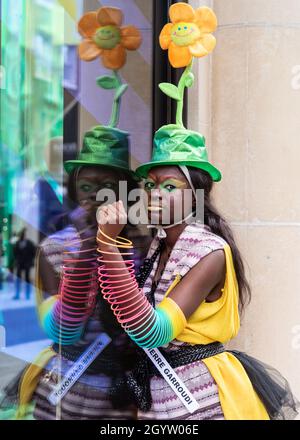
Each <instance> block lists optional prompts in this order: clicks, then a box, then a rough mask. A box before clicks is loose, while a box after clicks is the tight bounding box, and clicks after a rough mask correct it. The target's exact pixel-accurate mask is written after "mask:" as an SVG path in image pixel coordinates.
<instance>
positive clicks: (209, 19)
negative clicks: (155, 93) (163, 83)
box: [159, 3, 218, 67]
mask: <svg viewBox="0 0 300 440" xmlns="http://www.w3.org/2000/svg"><path fill="white" fill-rule="evenodd" d="M169 15H170V19H171V23H168V24H166V25H165V26H164V28H163V30H162V31H161V34H160V37H159V43H160V46H161V48H162V49H164V50H167V49H168V54H169V61H170V63H171V65H172V66H173V67H186V66H188V65H189V64H190V63H191V61H192V59H193V57H204V56H205V55H208V54H209V53H210V52H212V51H213V50H214V48H215V46H216V39H215V37H214V36H213V35H212V34H211V32H214V31H215V30H216V28H217V25H218V23H217V17H216V15H215V13H214V12H213V11H212V9H210V8H208V7H207V6H202V7H201V8H198V9H196V10H194V8H193V7H192V6H191V5H189V4H187V3H175V4H174V5H172V6H171V7H170V10H169Z"/></svg>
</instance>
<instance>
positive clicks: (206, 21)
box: [195, 6, 218, 32]
mask: <svg viewBox="0 0 300 440" xmlns="http://www.w3.org/2000/svg"><path fill="white" fill-rule="evenodd" d="M195 21H196V23H197V25H198V26H199V28H200V30H201V31H202V32H214V31H215V30H216V28H217V26H218V20H217V17H216V14H215V13H214V11H213V10H212V9H210V8H208V7H207V6H202V7H201V8H198V9H197V10H196V20H195Z"/></svg>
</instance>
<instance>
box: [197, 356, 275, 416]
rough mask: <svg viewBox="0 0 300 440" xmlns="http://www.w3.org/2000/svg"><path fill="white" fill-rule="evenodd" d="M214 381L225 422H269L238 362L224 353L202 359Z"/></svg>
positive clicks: (261, 404)
mask: <svg viewBox="0 0 300 440" xmlns="http://www.w3.org/2000/svg"><path fill="white" fill-rule="evenodd" d="M203 362H204V363H205V365H206V366H207V368H208V369H209V371H210V373H211V375H212V376H213V378H214V379H215V381H216V383H217V385H218V389H219V397H220V402H221V406H222V410H223V413H224V417H225V419H226V420H270V418H269V415H268V413H267V411H266V409H265V407H264V405H263V403H262V402H261V400H260V398H259V397H258V395H257V393H256V392H255V390H254V388H253V386H252V383H251V381H250V379H249V377H248V375H247V373H246V371H245V369H244V367H243V365H242V364H241V363H240V361H239V360H238V359H237V358H236V357H235V356H234V355H233V354H231V353H228V352H226V351H225V352H224V353H220V354H217V355H215V356H211V357H209V358H206V359H203Z"/></svg>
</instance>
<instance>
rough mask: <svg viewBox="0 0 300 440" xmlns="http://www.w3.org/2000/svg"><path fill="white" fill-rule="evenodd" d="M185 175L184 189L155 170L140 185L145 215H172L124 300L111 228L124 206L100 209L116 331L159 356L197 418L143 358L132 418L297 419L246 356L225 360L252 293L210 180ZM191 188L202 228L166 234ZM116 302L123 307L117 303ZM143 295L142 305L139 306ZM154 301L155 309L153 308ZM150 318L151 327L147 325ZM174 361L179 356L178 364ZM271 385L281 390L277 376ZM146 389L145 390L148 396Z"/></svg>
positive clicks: (180, 177) (173, 174) (163, 170)
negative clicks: (197, 197) (200, 206)
mask: <svg viewBox="0 0 300 440" xmlns="http://www.w3.org/2000/svg"><path fill="white" fill-rule="evenodd" d="M189 173H190V176H191V178H190V179H188V180H187V179H186V177H185V175H184V174H183V172H182V171H181V169H180V167H175V166H168V167H167V166H161V167H154V168H151V170H150V171H149V174H148V178H147V179H146V182H145V188H146V190H147V191H149V187H151V188H153V189H152V191H154V192H155V191H157V198H155V195H154V196H152V198H150V197H149V203H150V204H149V205H148V208H150V209H151V208H153V207H154V206H155V207H157V208H161V209H159V210H158V211H159V216H161V215H162V214H163V211H164V210H165V209H168V208H167V207H168V206H169V207H170V218H171V224H170V225H171V227H168V226H170V225H163V226H167V227H166V228H165V229H164V230H165V233H166V237H165V238H164V239H159V238H158V237H156V238H155V239H154V240H153V243H152V245H151V247H150V250H149V254H148V259H151V256H152V255H153V254H156V256H155V258H154V261H153V263H154V264H153V267H152V270H151V272H150V274H149V271H148V274H149V276H148V277H146V282H145V285H144V290H143V293H144V294H143V293H142V292H141V291H140V290H139V289H138V288H137V287H136V288H135V289H133V290H132V291H131V292H130V293H128V295H127V297H125V296H124V293H122V294H120V293H119V292H120V291H121V292H122V291H123V290H124V285H129V282H130V277H129V276H128V273H127V274H126V270H127V266H126V265H125V264H124V266H122V268H123V271H121V268H120V266H121V264H120V263H121V258H122V256H121V255H120V253H119V252H118V250H117V248H116V246H115V245H114V244H112V243H113V242H112V240H118V239H117V235H118V234H119V233H120V231H121V229H122V225H120V224H118V223H117V219H118V218H120V217H121V219H123V218H124V216H126V215H125V213H124V211H123V209H122V204H114V205H111V206H109V207H108V208H106V207H103V209H102V208H101V209H100V213H99V220H100V224H99V233H98V237H99V240H100V241H99V251H100V252H101V253H102V255H103V257H102V258H104V259H105V264H104V267H105V270H104V269H102V271H104V272H101V273H102V274H103V273H104V274H105V277H106V278H105V279H106V283H107V282H108V281H107V278H108V280H109V282H110V281H112V279H110V275H111V274H112V273H113V272H111V271H112V269H116V268H117V269H118V270H119V271H120V272H119V273H120V276H121V275H122V280H123V281H122V282H120V283H119V284H114V285H111V288H110V290H108V291H106V299H108V300H109V302H110V303H111V304H113V306H114V309H115V314H116V316H117V318H118V320H119V322H120V323H121V324H122V326H123V328H125V330H126V331H127V332H128V334H129V335H130V336H131V337H132V339H133V340H134V341H135V342H136V343H137V344H138V345H140V346H141V347H143V348H155V347H160V352H162V353H163V355H164V356H165V357H166V359H167V360H168V361H169V363H170V364H171V365H173V366H174V367H175V368H174V370H175V372H176V373H177V374H178V376H179V377H180V378H181V380H182V381H183V383H184V384H185V385H186V386H187V388H188V389H189V391H190V393H191V394H192V395H193V397H194V398H195V400H196V401H197V403H198V405H199V408H198V409H197V411H195V412H194V413H193V414H190V413H189V412H188V411H187V409H186V408H185V407H184V405H182V403H181V402H180V400H179V397H178V396H177V395H176V393H175V392H174V391H173V390H172V389H171V388H170V386H169V384H168V383H167V382H165V380H164V379H163V378H162V377H161V376H160V375H159V374H158V373H157V371H156V370H155V368H153V367H151V365H149V362H148V363H147V361H145V359H144V360H142V362H141V363H140V365H139V366H138V367H137V369H136V371H135V374H134V375H133V377H132V378H131V385H132V390H133V391H134V392H135V395H136V399H137V400H136V404H137V406H138V407H139V412H138V418H139V419H141V420H150V419H166V418H167V419H188V420H190V419H196V420H200V419H205V420H206V419H214V420H219V419H224V418H225V419H248V420H256V419H269V418H271V417H272V418H285V417H286V415H285V413H284V411H283V409H284V408H283V407H284V406H285V405H286V406H288V405H290V409H291V413H293V416H295V414H296V403H295V402H294V401H293V398H292V396H291V395H290V392H289V390H288V389H287V391H286V390H284V388H282V387H281V383H280V382H278V383H277V382H276V381H277V378H276V381H275V382H274V381H272V379H271V377H270V376H269V375H268V374H267V373H266V370H265V366H264V365H262V364H261V363H259V362H258V361H256V360H252V358H250V357H247V356H246V355H244V359H243V358H242V356H243V354H240V353H238V352H230V351H225V348H224V347H223V345H222V343H225V342H227V341H229V340H230V339H232V338H234V337H235V336H236V335H237V333H238V330H239V326H240V319H239V310H238V308H239V305H240V307H241V309H242V308H243V306H244V304H245V302H246V301H247V300H248V299H249V295H250V289H249V285H248V283H247V281H246V278H245V274H244V267H243V263H242V259H241V256H240V253H239V250H238V248H237V246H236V243H235V241H234V238H233V235H232V232H231V230H230V227H229V226H228V224H227V223H226V221H225V220H224V219H223V218H222V217H221V216H220V215H219V214H218V212H217V211H216V209H215V208H214V207H213V205H212V204H211V201H210V191H211V188H212V183H213V181H212V178H211V176H210V174H209V173H207V172H206V171H204V170H199V169H196V168H189ZM166 176H168V177H167V179H166ZM189 180H190V182H191V184H192V186H193V188H195V189H198V188H201V189H204V191H205V205H204V210H205V219H204V224H201V223H200V222H192V223H190V224H187V223H186V222H185V221H183V222H182V223H180V224H177V225H174V226H172V221H173V219H174V212H175V211H176V209H178V208H179V206H180V205H181V203H182V198H181V194H182V191H184V190H185V189H189V188H191V185H190V183H189ZM158 188H159V190H158ZM108 237H109V238H110V239H108ZM119 240H120V239H119ZM158 249H159V252H157V250H158ZM122 251H123V249H122ZM141 276H142V277H143V274H141ZM126 277H127V280H126ZM133 288H134V286H133ZM118 294H120V296H122V301H119V300H118V296H117V295H118ZM144 295H145V296H146V298H147V299H148V303H147V304H146V305H145V302H144ZM152 295H153V296H154V303H153V307H155V309H154V308H152V306H151V296H152ZM137 298H138V299H137ZM125 299H126V301H125ZM167 299H169V302H168V301H167ZM138 300H139V302H138ZM170 300H171V301H170ZM133 311H134V312H133ZM151 312H152V316H153V319H152V326H151V327H150V326H149V325H147V323H149V320H150V318H149V314H151ZM159 312H160V313H159ZM176 355H177V356H180V359H179V360H178V362H179V364H178V362H177V360H176ZM191 359H195V360H194V361H192V362H191V361H190V360H191ZM242 361H243V363H242ZM251 361H252V362H251ZM180 362H181V363H180ZM246 362H248V368H247V371H246ZM172 363H173V364H172ZM147 364H148V367H147ZM243 364H244V365H245V366H243ZM176 365H179V366H176ZM147 368H148V372H147V373H145V371H147ZM256 375H258V376H259V375H260V376H261V377H258V383H255V381H256V380H257V378H256ZM250 378H251V380H249V379H250ZM278 378H279V380H283V382H282V384H284V385H285V381H284V379H282V378H281V377H280V375H279V374H278ZM147 381H150V384H149V387H150V388H149V389H148V390H147V386H146V385H145V382H147ZM251 381H253V383H251ZM254 385H255V386H256V388H255V389H254V388H253V387H254ZM149 391H150V395H149ZM147 393H148V394H147ZM259 393H260V396H261V397H259V395H258V394H259ZM263 402H264V403H263Z"/></svg>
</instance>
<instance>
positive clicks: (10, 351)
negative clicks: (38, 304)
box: [0, 282, 51, 391]
mask: <svg viewBox="0 0 300 440" xmlns="http://www.w3.org/2000/svg"><path fill="white" fill-rule="evenodd" d="M14 289H15V285H14V282H4V283H3V284H2V289H0V326H1V327H0V391H1V389H3V386H5V384H7V383H8V382H9V381H10V380H11V379H12V378H13V377H14V375H15V374H17V373H18V372H19V371H20V370H21V368H22V367H23V366H24V365H25V364H26V363H27V362H31V361H33V360H34V358H35V357H36V356H37V355H38V353H39V352H40V351H41V350H42V349H44V348H45V347H47V346H48V345H49V344H50V342H51V341H49V340H48V339H47V338H46V335H45V334H44V332H43V331H42V329H41V327H40V325H39V322H38V317H37V314H36V308H35V294H34V291H32V292H31V298H30V299H29V300H27V299H25V286H24V285H23V291H21V295H20V299H19V300H13V299H12V298H13V297H14V294H15V291H14Z"/></svg>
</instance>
